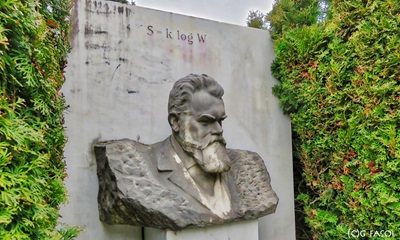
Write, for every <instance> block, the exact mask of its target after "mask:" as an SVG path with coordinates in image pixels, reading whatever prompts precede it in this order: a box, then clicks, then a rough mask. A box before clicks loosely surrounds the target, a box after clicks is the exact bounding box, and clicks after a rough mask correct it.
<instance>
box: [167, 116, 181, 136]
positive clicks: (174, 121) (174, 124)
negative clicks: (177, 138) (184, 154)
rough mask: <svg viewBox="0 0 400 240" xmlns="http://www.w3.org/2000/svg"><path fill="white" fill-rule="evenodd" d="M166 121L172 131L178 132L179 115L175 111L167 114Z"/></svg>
mask: <svg viewBox="0 0 400 240" xmlns="http://www.w3.org/2000/svg"><path fill="white" fill-rule="evenodd" d="M168 122H169V125H170V126H171V129H172V131H174V132H179V117H178V115H177V114H175V113H171V114H169V115H168Z"/></svg>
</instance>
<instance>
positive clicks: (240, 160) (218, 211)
mask: <svg viewBox="0 0 400 240" xmlns="http://www.w3.org/2000/svg"><path fill="white" fill-rule="evenodd" d="M223 94H224V90H223V89H222V87H221V86H220V85H219V84H218V83H217V81H215V80H214V79H213V78H211V77H209V76H207V75H204V74H203V75H197V74H190V75H188V76H186V77H184V78H181V79H179V80H178V81H177V82H175V84H174V86H173V88H172V90H171V92H170V95H169V101H168V122H169V125H170V127H171V130H172V134H171V136H169V137H168V138H167V139H165V140H164V141H161V142H158V143H155V144H151V145H146V144H142V143H139V142H136V141H133V140H129V139H123V140H116V141H108V142H103V143H99V144H97V145H96V146H95V155H96V159H97V166H98V168H97V169H98V170H97V172H98V177H99V185H100V188H99V195H98V203H99V212H100V219H101V220H102V221H104V222H106V223H109V224H131V225H137V226H147V227H155V228H167V229H171V230H179V229H183V228H186V227H203V226H208V225H213V224H220V223H226V222H232V221H238V220H242V219H254V218H258V217H261V216H264V215H267V214H271V213H273V212H274V211H275V208H276V205H277V202H278V198H277V196H276V194H275V192H274V191H273V190H272V188H271V186H270V177H269V174H268V172H267V170H266V168H265V165H264V162H263V160H262V159H261V158H260V156H259V155H258V154H257V153H254V152H250V151H245V150H232V149H226V147H225V146H226V142H225V140H224V138H223V135H222V133H223V129H222V121H223V120H224V119H225V118H226V117H227V115H226V113H225V107H224V102H223V100H222V96H223Z"/></svg>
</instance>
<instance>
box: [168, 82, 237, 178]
mask: <svg viewBox="0 0 400 240" xmlns="http://www.w3.org/2000/svg"><path fill="white" fill-rule="evenodd" d="M223 94H224V90H223V89H222V87H221V86H220V85H219V84H218V83H217V82H216V81H215V80H214V79H213V78H211V77H209V76H207V75H205V74H202V75H197V74H190V75H188V76H186V77H184V78H181V79H179V80H178V81H177V82H175V84H174V86H173V88H172V90H171V92H170V95H169V101H168V122H169V124H170V126H171V129H172V133H173V137H174V138H175V140H176V141H177V142H178V143H179V145H180V146H181V147H182V149H183V150H184V151H185V152H186V153H187V154H188V155H189V156H191V157H193V158H194V160H195V161H196V162H197V163H198V164H199V165H200V166H201V168H202V169H203V170H204V171H205V172H208V173H221V172H226V171H228V170H229V169H230V160H229V157H228V154H227V152H226V148H225V145H226V142H225V140H224V138H223V137H222V132H223V130H222V121H223V120H224V119H225V118H226V114H225V107H224V102H223V100H222V95H223Z"/></svg>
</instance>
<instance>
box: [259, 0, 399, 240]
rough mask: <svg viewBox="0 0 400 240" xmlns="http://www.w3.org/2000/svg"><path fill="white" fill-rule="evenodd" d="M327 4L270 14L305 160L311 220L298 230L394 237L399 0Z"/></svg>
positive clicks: (284, 96)
mask: <svg viewBox="0 0 400 240" xmlns="http://www.w3.org/2000/svg"><path fill="white" fill-rule="evenodd" d="M300 2H301V5H299V4H300ZM306 2H307V4H306ZM303 3H304V4H305V5H302V4H303ZM323 3H324V4H326V3H327V2H323ZM328 3H329V8H328V12H327V14H326V18H324V19H322V20H321V18H320V16H321V13H320V12H318V11H316V12H315V6H316V5H315V2H314V1H293V0H281V1H278V2H277V3H276V4H275V7H274V10H273V11H272V12H270V13H269V14H268V16H267V20H268V21H270V30H271V33H272V36H273V37H274V45H275V53H276V59H275V61H274V63H273V65H272V71H273V74H274V76H275V77H276V79H278V80H279V81H280V84H279V85H277V86H275V87H274V89H273V90H274V93H275V94H276V95H277V96H278V97H279V99H280V103H281V106H282V108H283V109H284V112H285V113H287V114H290V116H291V119H292V128H293V136H294V139H293V142H294V154H295V156H294V157H295V160H299V161H300V162H301V167H302V179H297V183H296V185H297V186H296V188H297V189H300V191H301V192H302V193H300V194H299V193H297V206H299V204H300V207H301V211H302V212H303V213H305V214H306V217H305V220H306V225H307V227H305V228H303V231H304V233H303V234H301V236H298V237H299V238H307V239H346V238H348V237H349V233H350V232H351V231H352V230H359V231H362V230H364V231H366V232H364V236H365V237H366V238H373V237H375V238H376V237H379V236H380V234H381V233H382V232H375V231H382V230H388V231H392V234H393V233H394V236H392V235H390V232H389V233H386V234H387V235H386V236H385V239H396V237H397V236H398V235H399V234H400V232H399V230H398V229H400V222H399V219H400V203H399V202H400V177H399V176H400V175H399V174H398V172H399V171H400V51H399V47H400V32H399V29H400V2H399V1H397V0H376V1H364V0H345V1H339V0H332V1H330V2H328ZM291 4H292V5H291ZM296 4H297V5H296ZM317 5H318V6H321V3H318V4H317ZM299 7H300V8H299ZM299 9H303V11H304V14H303V12H302V11H298V10H299ZM306 12H309V13H307V14H305V13H306ZM295 165H296V163H295ZM302 183H304V184H302ZM371 231H372V232H371ZM298 234H299V233H298Z"/></svg>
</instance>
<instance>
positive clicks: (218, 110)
mask: <svg viewBox="0 0 400 240" xmlns="http://www.w3.org/2000/svg"><path fill="white" fill-rule="evenodd" d="M191 110H192V112H193V113H194V114H204V113H207V114H210V115H212V116H214V117H216V118H222V117H224V116H225V106H224V101H223V100H222V99H219V98H216V97H214V96H212V95H210V94H209V93H208V92H207V91H199V92H196V93H195V94H194V95H193V97H192V101H191Z"/></svg>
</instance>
